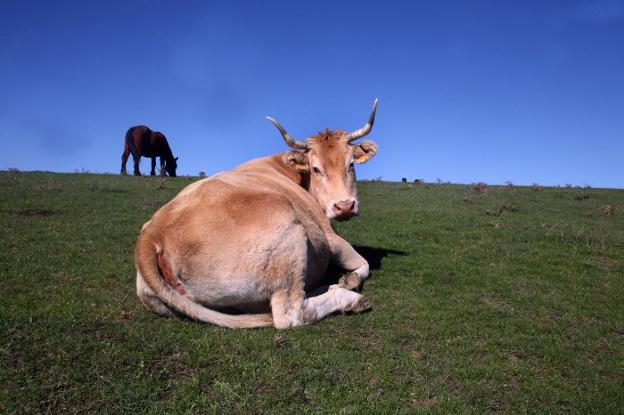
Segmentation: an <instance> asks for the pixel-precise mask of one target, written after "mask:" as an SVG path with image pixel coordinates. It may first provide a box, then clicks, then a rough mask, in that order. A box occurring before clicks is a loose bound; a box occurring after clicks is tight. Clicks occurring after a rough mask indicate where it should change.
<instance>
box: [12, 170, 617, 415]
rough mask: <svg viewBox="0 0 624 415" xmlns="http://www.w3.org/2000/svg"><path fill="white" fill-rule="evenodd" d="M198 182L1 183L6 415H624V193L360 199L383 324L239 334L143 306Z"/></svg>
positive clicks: (390, 192)
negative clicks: (172, 225)
mask: <svg viewBox="0 0 624 415" xmlns="http://www.w3.org/2000/svg"><path fill="white" fill-rule="evenodd" d="M193 180H197V179H187V178H169V179H166V180H164V181H163V180H162V179H160V178H150V177H141V178H137V177H120V176H109V175H92V174H51V173H9V172H3V173H0V225H1V230H2V233H1V234H0V235H1V238H0V273H1V279H0V281H1V284H2V286H1V289H0V333H1V336H0V412H3V413H94V412H97V413H135V412H150V413H162V412H175V413H206V412H215V413H224V414H229V413H286V414H295V413H304V412H310V413H332V414H333V413H354V414H360V413H396V412H403V413H415V412H426V413H451V412H453V413H483V412H529V413H561V412H574V413H618V412H619V413H622V411H623V409H622V408H624V191H621V190H602V189H572V188H545V189H543V190H541V191H538V190H534V189H531V188H528V187H519V188H516V189H514V192H515V193H514V194H510V192H508V191H507V190H506V189H505V188H504V187H490V188H489V189H488V191H487V192H486V193H480V192H478V191H476V190H473V189H472V187H471V186H460V185H430V186H425V185H409V186H408V185H406V184H402V183H380V182H363V183H359V185H358V188H359V193H360V203H361V206H362V214H361V217H360V218H357V219H354V220H352V221H350V222H346V223H339V224H337V228H338V231H339V232H340V233H341V235H343V236H344V237H345V238H346V239H347V240H348V241H350V242H351V243H352V244H353V245H355V246H356V247H357V249H358V250H359V251H360V252H362V253H363V254H364V256H365V257H367V258H368V260H369V262H370V264H371V268H372V273H371V277H370V279H369V280H368V281H367V283H366V285H365V286H364V290H363V293H364V294H365V295H366V296H367V297H368V298H369V299H370V300H371V302H372V303H373V306H374V310H373V311H372V312H370V313H365V314H361V315H339V316H333V317H330V318H328V319H326V320H324V321H322V322H320V323H317V324H315V325H311V326H306V327H302V328H297V329H292V330H286V331H277V330H274V329H257V330H239V331H235V330H229V329H223V328H219V327H214V326H210V325H204V324H199V323H196V322H193V321H190V320H184V319H179V318H172V319H167V318H161V317H159V316H157V315H156V314H154V313H152V312H150V311H148V310H146V309H145V308H144V307H143V306H142V305H141V304H140V303H139V301H138V299H137V297H136V294H135V288H134V284H135V282H134V265H133V250H134V244H135V241H136V238H137V235H138V232H139V229H140V227H141V225H142V224H143V223H144V222H145V221H146V220H147V219H148V218H149V217H150V215H151V214H152V213H153V212H154V211H155V210H156V209H157V208H158V207H160V206H161V205H162V204H164V203H165V202H167V201H168V200H169V199H171V198H172V197H173V196H174V195H175V194H176V193H177V192H178V191H179V190H180V189H182V188H183V187H184V186H186V185H187V184H189V183H190V182H191V181H193ZM467 195H468V196H467ZM609 204H611V205H612V207H615V209H614V210H610V208H609V207H607V205H609Z"/></svg>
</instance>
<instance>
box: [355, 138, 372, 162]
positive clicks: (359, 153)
mask: <svg viewBox="0 0 624 415" xmlns="http://www.w3.org/2000/svg"><path fill="white" fill-rule="evenodd" d="M351 149H352V151H353V161H355V162H356V163H364V162H365V161H368V160H370V159H372V158H373V156H374V155H375V153H377V144H375V142H373V141H370V140H364V141H362V142H361V143H358V144H354V145H352V146H351Z"/></svg>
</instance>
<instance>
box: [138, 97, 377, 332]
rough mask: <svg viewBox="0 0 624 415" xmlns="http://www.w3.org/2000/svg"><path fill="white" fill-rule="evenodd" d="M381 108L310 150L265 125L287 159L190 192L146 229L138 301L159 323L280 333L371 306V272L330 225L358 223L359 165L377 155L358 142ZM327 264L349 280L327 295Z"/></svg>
mask: <svg viewBox="0 0 624 415" xmlns="http://www.w3.org/2000/svg"><path fill="white" fill-rule="evenodd" d="M376 109H377V100H375V102H374V104H373V109H372V111H371V114H370V116H369V119H368V122H367V123H366V124H365V125H364V127H362V128H360V129H358V130H355V131H353V132H347V131H343V130H333V131H332V130H329V129H326V130H324V131H321V132H319V133H317V134H316V135H314V136H311V137H309V138H308V139H306V140H304V141H300V140H297V139H295V138H293V137H292V136H291V135H290V134H289V133H288V132H287V131H286V130H285V129H284V127H282V125H281V124H280V123H279V122H278V121H276V120H275V119H273V118H271V117H267V119H269V120H270V121H271V122H272V123H273V124H274V125H275V127H277V129H278V130H279V132H280V133H281V135H282V138H283V139H284V141H285V142H286V144H287V145H288V146H289V147H290V150H289V151H286V152H283V153H278V154H275V155H273V156H269V157H264V158H258V159H254V160H251V161H249V162H246V163H244V164H242V165H240V166H238V167H236V168H235V169H233V170H231V171H228V172H222V173H218V174H216V175H214V176H211V177H208V178H205V179H202V180H199V181H197V182H195V183H193V184H191V185H189V186H187V187H186V188H184V189H182V191H181V192H180V193H179V194H178V195H177V196H176V197H175V198H173V199H172V200H171V201H170V202H168V203H167V204H165V205H164V206H163V207H161V208H160V209H159V210H158V211H157V212H156V213H155V214H154V215H153V216H152V217H151V219H150V220H149V221H148V222H147V223H146V224H145V225H143V228H142V230H141V233H140V235H139V239H138V242H137V246H136V250H135V265H136V269H137V274H136V275H137V279H136V289H137V294H138V296H139V298H140V300H141V301H142V302H143V303H144V304H145V305H146V306H147V307H148V308H150V309H152V310H153V311H155V312H156V313H158V314H161V315H164V316H173V315H182V316H186V317H189V318H191V319H194V320H198V321H201V322H206V323H211V324H215V325H219V326H224V327H230V328H251V327H262V326H271V325H273V326H275V327H276V328H278V329H285V328H289V327H295V326H300V325H304V324H308V323H312V322H315V321H318V320H320V319H322V318H324V317H326V316H328V315H330V314H333V313H337V312H342V313H344V312H360V311H364V310H368V309H369V308H371V305H370V303H369V302H368V300H367V299H366V298H365V297H364V296H363V295H362V294H361V293H360V292H358V291H359V289H360V286H361V284H362V282H363V281H364V279H365V278H367V277H368V274H369V265H368V262H367V261H366V260H365V259H364V258H363V257H362V256H361V255H360V254H358V253H357V252H356V251H355V249H354V248H353V247H352V246H351V245H350V244H349V243H348V242H347V241H345V240H344V239H342V238H341V237H340V236H339V235H338V234H337V233H336V232H335V231H334V229H333V227H332V224H331V219H336V220H347V219H349V218H351V217H353V216H355V215H358V213H359V202H358V199H357V192H356V181H355V168H354V164H359V163H363V162H365V161H368V160H369V159H371V158H372V157H373V156H374V155H375V153H376V152H377V145H376V144H375V143H374V142H372V141H368V140H365V141H361V142H359V143H354V141H355V140H357V139H359V138H361V137H364V136H365V135H367V134H368V133H369V132H370V131H371V129H372V127H373V123H374V121H375V112H376ZM329 265H332V266H335V267H338V268H341V269H343V270H345V271H346V273H345V274H344V275H342V276H341V277H340V279H339V280H338V281H337V282H336V283H334V284H331V285H329V286H328V285H321V282H322V278H323V277H324V275H325V273H326V271H327V270H328V266H329ZM231 310H233V311H234V312H232V311H231ZM241 312H242V313H243V314H240V313H241ZM237 313H238V314H237Z"/></svg>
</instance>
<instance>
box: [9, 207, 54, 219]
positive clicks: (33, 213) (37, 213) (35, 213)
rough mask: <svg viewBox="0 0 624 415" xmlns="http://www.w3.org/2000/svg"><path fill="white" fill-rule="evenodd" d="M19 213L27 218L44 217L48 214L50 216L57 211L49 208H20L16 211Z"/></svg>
mask: <svg viewBox="0 0 624 415" xmlns="http://www.w3.org/2000/svg"><path fill="white" fill-rule="evenodd" d="M17 213H18V214H19V215H21V216H24V217H27V218H37V217H39V218H46V217H48V216H52V215H54V214H56V213H57V212H55V211H53V210H50V209H26V210H20V211H19V212H17Z"/></svg>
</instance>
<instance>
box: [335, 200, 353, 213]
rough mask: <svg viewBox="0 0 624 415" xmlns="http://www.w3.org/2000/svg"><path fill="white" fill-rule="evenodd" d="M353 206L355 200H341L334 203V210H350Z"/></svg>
mask: <svg viewBox="0 0 624 415" xmlns="http://www.w3.org/2000/svg"><path fill="white" fill-rule="evenodd" d="M354 208H355V200H342V201H340V202H336V203H334V210H335V211H336V212H341V213H342V212H351V211H352V210H353V209H354Z"/></svg>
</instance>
